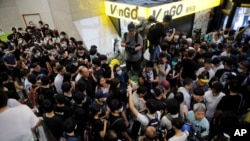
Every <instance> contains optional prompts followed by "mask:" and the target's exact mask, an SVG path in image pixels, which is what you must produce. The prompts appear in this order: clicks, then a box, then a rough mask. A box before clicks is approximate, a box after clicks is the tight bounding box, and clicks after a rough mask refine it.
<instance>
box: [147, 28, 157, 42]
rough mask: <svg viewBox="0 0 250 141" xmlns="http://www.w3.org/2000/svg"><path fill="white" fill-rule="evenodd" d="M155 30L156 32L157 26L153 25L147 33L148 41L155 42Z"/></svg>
mask: <svg viewBox="0 0 250 141" xmlns="http://www.w3.org/2000/svg"><path fill="white" fill-rule="evenodd" d="M155 30H156V24H153V25H152V26H151V27H150V28H149V30H148V33H147V39H148V40H149V41H152V40H154V32H155Z"/></svg>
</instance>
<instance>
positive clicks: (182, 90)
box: [178, 87, 191, 109]
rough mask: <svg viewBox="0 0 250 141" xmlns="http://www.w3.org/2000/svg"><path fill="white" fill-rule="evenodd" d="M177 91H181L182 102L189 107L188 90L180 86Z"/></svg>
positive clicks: (189, 96)
mask: <svg viewBox="0 0 250 141" xmlns="http://www.w3.org/2000/svg"><path fill="white" fill-rule="evenodd" d="M178 92H182V93H183V97H184V104H185V105H187V107H188V109H190V103H191V95H190V94H189V91H188V90H187V89H186V88H184V87H180V88H179V89H178Z"/></svg>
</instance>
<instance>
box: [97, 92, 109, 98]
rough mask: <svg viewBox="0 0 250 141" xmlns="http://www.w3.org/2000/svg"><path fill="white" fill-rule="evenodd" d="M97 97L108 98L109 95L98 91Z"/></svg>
mask: <svg viewBox="0 0 250 141" xmlns="http://www.w3.org/2000/svg"><path fill="white" fill-rule="evenodd" d="M95 97H96V98H97V99H98V98H104V97H108V93H104V92H103V91H102V90H98V91H96V93H95Z"/></svg>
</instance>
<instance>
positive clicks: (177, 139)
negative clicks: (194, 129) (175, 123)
mask: <svg viewBox="0 0 250 141" xmlns="http://www.w3.org/2000/svg"><path fill="white" fill-rule="evenodd" d="M188 135H189V133H188V132H187V131H185V132H183V133H182V135H181V136H175V135H174V136H173V137H171V138H170V139H169V140H168V141H186V140H187V137H188Z"/></svg>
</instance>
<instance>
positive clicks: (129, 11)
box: [105, 1, 149, 21]
mask: <svg viewBox="0 0 250 141" xmlns="http://www.w3.org/2000/svg"><path fill="white" fill-rule="evenodd" d="M105 11H106V14H107V15H108V16H112V17H115V18H120V19H126V20H130V21H137V18H138V17H146V18H147V17H148V15H149V9H148V8H147V7H142V6H137V5H131V4H125V3H118V2H111V1H105Z"/></svg>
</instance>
